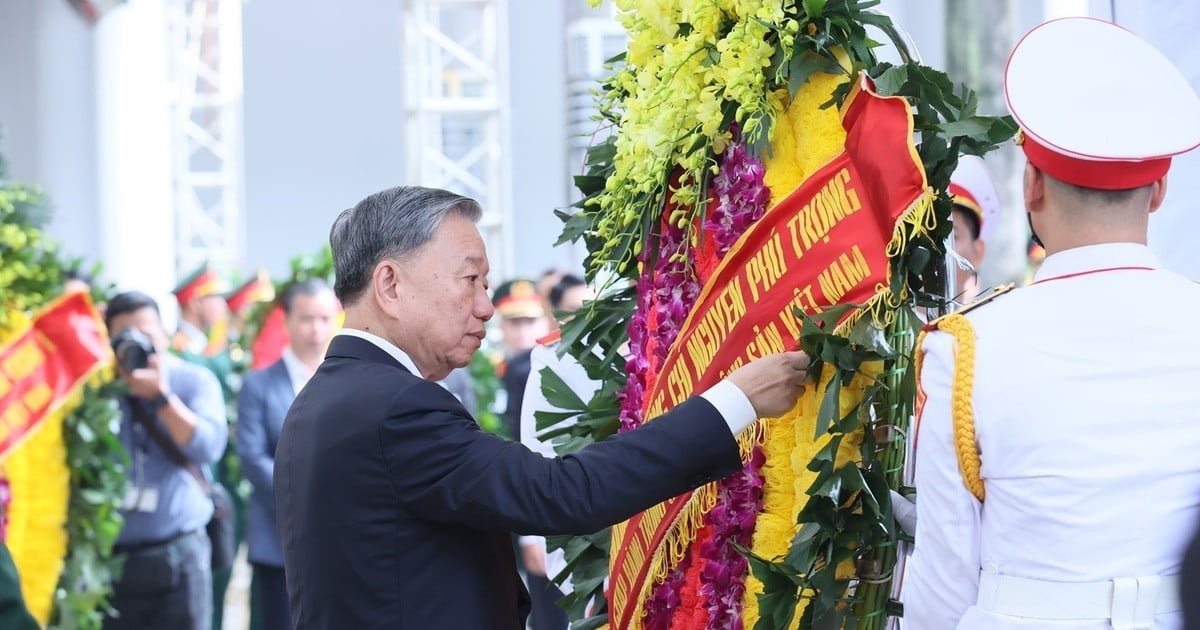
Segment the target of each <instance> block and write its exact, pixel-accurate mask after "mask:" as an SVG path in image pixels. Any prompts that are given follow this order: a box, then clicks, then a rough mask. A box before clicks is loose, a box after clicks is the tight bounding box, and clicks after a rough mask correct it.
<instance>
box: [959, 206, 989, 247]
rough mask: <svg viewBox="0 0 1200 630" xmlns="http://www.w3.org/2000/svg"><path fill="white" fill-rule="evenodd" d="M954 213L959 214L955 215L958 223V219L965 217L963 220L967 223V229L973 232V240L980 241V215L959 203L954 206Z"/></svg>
mask: <svg viewBox="0 0 1200 630" xmlns="http://www.w3.org/2000/svg"><path fill="white" fill-rule="evenodd" d="M954 212H956V213H957V214H956V215H955V220H956V221H957V220H958V217H964V219H963V220H965V221H966V222H967V228H968V229H969V230H970V231H971V240H973V241H978V240H979V230H980V228H981V227H982V226H981V225H979V215H977V214H975V211H974V210H972V209H970V208H968V207H966V206H963V205H960V204H957V203H956V204H954Z"/></svg>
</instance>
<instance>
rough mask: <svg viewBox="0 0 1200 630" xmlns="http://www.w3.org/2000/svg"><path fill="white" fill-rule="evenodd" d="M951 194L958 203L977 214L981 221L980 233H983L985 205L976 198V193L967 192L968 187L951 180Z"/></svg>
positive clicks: (976, 216)
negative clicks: (980, 203)
mask: <svg viewBox="0 0 1200 630" xmlns="http://www.w3.org/2000/svg"><path fill="white" fill-rule="evenodd" d="M950 196H951V197H952V198H953V200H954V203H955V204H956V205H959V206H962V207H964V208H966V209H968V210H970V211H971V212H973V213H974V214H975V218H976V219H977V220H978V221H979V230H980V233H982V231H983V206H981V205H979V200H978V199H976V198H975V195H972V194H971V193H969V192H967V189H966V188H963V187H962V186H959V185H958V184H955V183H954V182H950Z"/></svg>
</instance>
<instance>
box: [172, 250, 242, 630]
mask: <svg viewBox="0 0 1200 630" xmlns="http://www.w3.org/2000/svg"><path fill="white" fill-rule="evenodd" d="M228 289H229V285H228V283H226V282H225V280H224V279H222V278H221V277H220V275H218V274H217V272H216V271H215V270H214V269H213V268H212V267H211V266H210V265H208V264H207V263H206V264H204V265H202V266H201V267H200V268H199V269H197V270H195V271H194V272H192V273H191V274H189V275H188V276H187V277H186V278H184V279H183V281H181V282H180V283H179V285H178V286H176V287H175V289H174V290H173V291H172V293H173V294H174V295H175V299H176V301H177V302H178V303H179V328H178V330H176V332H175V335H174V336H173V337H172V339H171V351H172V352H173V353H175V354H176V355H178V356H179V357H180V358H182V359H183V360H185V361H187V362H189V363H193V364H196V365H202V366H204V367H206V368H208V369H209V370H210V371H212V373H213V374H215V375H216V377H217V380H218V381H220V383H221V393H222V394H223V395H224V396H225V403H226V419H227V420H228V422H229V424H230V435H232V434H233V424H234V422H236V418H235V410H236V401H237V391H238V389H239V385H240V384H241V372H243V371H245V365H244V357H241V356H237V355H241V354H244V353H242V352H240V350H239V351H237V352H235V351H234V350H235V348H234V347H233V346H231V344H230V343H229V335H228V330H229V306H228V303H227V302H226V292H227V291H228ZM239 364H242V365H240V369H239ZM212 472H213V478H214V479H215V480H216V481H217V483H220V484H221V485H222V486H224V487H225V489H226V490H227V491H228V492H229V495H230V497H231V498H232V499H233V504H234V510H235V512H236V517H235V529H234V544H235V549H236V547H237V546H240V545H241V542H242V539H243V538H244V537H245V521H246V514H245V500H244V496H245V494H246V493H245V492H243V491H242V489H241V488H240V486H241V483H240V481H241V474H240V473H239V471H238V463H237V452H236V450H235V449H234V446H233V444H232V443H230V444H227V446H226V448H225V452H224V454H222V456H221V459H220V461H218V462H217V463H216V464H215V465H214V466H213V469H212ZM231 574H232V569H224V570H214V571H213V589H212V591H213V617H212V619H213V626H212V627H213V630H219V629H220V628H221V625H222V620H223V617H224V603H225V591H226V590H227V589H228V588H229V579H230V576H231Z"/></svg>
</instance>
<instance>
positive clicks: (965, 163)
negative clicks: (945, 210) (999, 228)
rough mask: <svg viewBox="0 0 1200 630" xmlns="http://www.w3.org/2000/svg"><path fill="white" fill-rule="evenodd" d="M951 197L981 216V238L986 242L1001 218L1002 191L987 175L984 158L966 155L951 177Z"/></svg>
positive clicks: (959, 159)
mask: <svg viewBox="0 0 1200 630" xmlns="http://www.w3.org/2000/svg"><path fill="white" fill-rule="evenodd" d="M950 196H951V197H952V198H953V199H954V203H955V204H957V205H960V206H963V207H965V208H967V209H968V210H970V211H971V212H973V213H975V217H976V218H978V219H979V238H981V239H983V241H985V242H986V241H987V240H988V238H989V237H990V236H991V235H992V234H994V233H995V232H996V224H997V223H999V221H1000V209H1001V206H1000V194H999V193H997V192H996V184H995V183H993V182H992V176H991V175H989V174H988V170H987V167H986V166H984V164H983V158H981V157H977V156H974V155H964V156H961V157H959V158H958V168H956V169H954V174H953V175H951V176H950Z"/></svg>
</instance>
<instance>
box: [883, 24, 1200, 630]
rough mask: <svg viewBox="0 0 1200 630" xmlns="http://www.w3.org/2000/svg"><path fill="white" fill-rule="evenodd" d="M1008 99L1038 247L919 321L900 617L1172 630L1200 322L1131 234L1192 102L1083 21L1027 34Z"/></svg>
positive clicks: (988, 624)
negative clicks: (1016, 267) (1013, 268)
mask: <svg viewBox="0 0 1200 630" xmlns="http://www.w3.org/2000/svg"><path fill="white" fill-rule="evenodd" d="M1005 91H1006V94H1007V97H1008V104H1009V108H1010V110H1011V111H1012V113H1013V116H1014V117H1015V119H1016V120H1017V122H1018V123H1019V124H1020V126H1021V129H1022V136H1021V140H1020V142H1021V148H1022V149H1023V150H1024V152H1025V155H1026V158H1027V160H1028V162H1027V164H1026V166H1025V172H1024V186H1023V187H1024V199H1025V208H1026V210H1027V212H1028V213H1029V216H1030V223H1031V225H1032V227H1033V229H1034V231H1035V233H1036V234H1037V235H1038V236H1039V237H1040V240H1041V242H1042V243H1043V244H1044V246H1045V248H1046V254H1047V256H1046V259H1045V261H1044V262H1043V264H1042V266H1041V268H1040V269H1039V270H1038V272H1037V274H1036V276H1035V278H1034V282H1033V284H1032V285H1030V286H1028V287H1024V288H1021V289H1018V290H1015V291H1011V292H1009V293H1006V294H1004V295H1002V296H999V297H997V298H996V299H994V300H987V301H984V302H983V303H982V304H980V305H976V306H975V307H968V308H966V309H964V310H962V311H960V312H959V313H956V314H952V315H950V316H948V317H946V318H943V319H941V320H938V321H936V322H934V323H933V324H932V325H931V326H930V327H929V328H930V329H931V331H930V332H929V333H928V334H927V335H926V336H925V337H924V340H923V342H922V343H921V346H920V349H919V350H918V352H919V353H921V354H922V355H923V363H922V367H921V372H920V383H921V391H922V392H923V394H924V396H923V400H922V401H921V404H920V412H919V416H918V423H917V428H916V437H915V438H914V439H915V440H917V448H916V449H915V450H916V463H915V466H916V468H915V480H916V487H917V494H918V497H919V500H918V501H917V512H918V516H919V519H918V526H917V532H916V534H917V535H916V538H917V540H916V544H915V550H914V552H913V556H912V558H911V560H910V561H909V566H908V570H907V572H906V576H905V583H904V593H903V595H904V621H905V624H906V626H907V627H908V628H913V629H924V628H932V629H938V630H941V629H946V628H955V627H957V628H972V629H982V630H989V629H1001V628H1022V629H1024V630H1030V629H1035V628H1054V629H1055V630H1090V629H1093V628H1095V629H1097V630H1099V629H1101V628H1113V629H1114V630H1122V629H1129V628H1153V627H1165V628H1177V627H1179V626H1180V624H1181V615H1180V612H1179V611H1180V609H1181V605H1180V598H1179V596H1178V592H1177V584H1176V582H1177V581H1178V580H1177V578H1178V573H1179V571H1180V562H1181V558H1182V557H1183V550H1184V547H1185V545H1186V544H1187V539H1188V536H1189V535H1190V534H1191V532H1192V528H1193V526H1194V525H1193V524H1194V523H1196V522H1197V520H1198V518H1200V457H1197V456H1196V453H1198V452H1200V427H1197V424H1196V409H1198V408H1200V390H1198V389H1197V388H1196V383H1197V382H1200V361H1197V358H1196V357H1198V356H1200V335H1196V332H1195V324H1194V323H1193V322H1192V321H1191V320H1190V318H1188V317H1186V316H1182V314H1183V313H1192V312H1196V311H1197V310H1198V309H1200V285H1197V284H1196V283H1193V282H1191V281H1189V280H1188V279H1186V278H1183V277H1181V276H1179V275H1177V274H1175V273H1172V272H1170V271H1167V270H1165V269H1163V268H1161V267H1160V265H1159V263H1158V262H1157V260H1156V259H1155V256H1154V254H1153V253H1152V252H1151V251H1150V249H1148V248H1147V247H1146V237H1147V227H1148V221H1149V215H1150V213H1152V212H1154V211H1155V210H1157V209H1158V208H1159V206H1160V205H1161V204H1162V202H1163V198H1164V195H1165V193H1166V189H1167V170H1168V169H1169V167H1170V162H1171V156H1173V155H1178V154H1181V153H1184V152H1186V151H1189V150H1191V149H1192V148H1194V147H1196V146H1197V145H1200V99H1198V98H1197V96H1196V94H1195V92H1194V91H1193V89H1192V88H1191V86H1190V85H1189V84H1188V81H1187V79H1186V78H1185V77H1184V76H1183V75H1182V74H1180V72H1179V71H1178V70H1177V69H1176V68H1175V67H1174V66H1173V65H1172V64H1171V63H1170V62H1169V61H1168V60H1167V59H1166V58H1165V57H1163V56H1162V54H1160V53H1159V52H1158V51H1157V50H1155V49H1154V48H1153V47H1151V46H1150V45H1149V44H1147V43H1146V42H1144V41H1142V40H1141V39H1139V38H1138V37H1137V36H1135V35H1133V34H1132V33H1130V32H1128V31H1126V30H1123V29H1121V28H1119V27H1117V26H1114V25H1112V24H1109V23H1107V22H1103V21H1100V20H1094V19H1086V18H1067V19H1061V20H1054V21H1051V22H1047V23H1045V24H1042V25H1040V26H1038V27H1037V28H1035V29H1033V30H1032V31H1031V32H1030V33H1029V34H1027V35H1026V36H1025V37H1024V39H1022V40H1021V42H1020V43H1018V44H1017V47H1016V49H1015V50H1014V51H1013V54H1012V57H1011V58H1010V60H1009V63H1008V68H1007V71H1006V76H1005ZM1150 300H1156V301H1157V302H1150ZM1135 305H1140V306H1141V308H1137V307H1134V308H1131V306H1135ZM985 506H986V509H985Z"/></svg>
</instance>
